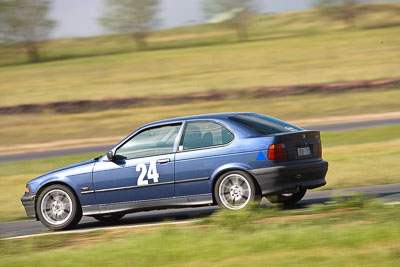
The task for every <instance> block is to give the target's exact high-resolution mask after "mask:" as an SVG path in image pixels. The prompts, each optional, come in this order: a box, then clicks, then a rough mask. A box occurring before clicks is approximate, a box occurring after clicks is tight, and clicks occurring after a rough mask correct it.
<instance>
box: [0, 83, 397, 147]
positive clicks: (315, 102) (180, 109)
mask: <svg viewBox="0 0 400 267" xmlns="http://www.w3.org/2000/svg"><path fill="white" fill-rule="evenodd" d="M398 99H400V90H398V89H393V90H387V91H379V90H378V91H369V92H348V93H341V94H309V95H301V96H285V97H270V98H257V99H255V98H242V99H231V100H225V101H209V102H199V103H190V104H180V105H172V106H158V107H148V108H146V107H141V108H131V109H124V110H107V111H103V112H88V113H82V114H53V113H44V114H32V115H7V116H1V120H0V136H1V138H0V147H3V151H7V150H8V149H9V150H10V151H11V150H12V149H14V145H20V144H34V143H42V142H51V141H59V140H66V139H79V138H85V139H86V138H93V137H110V136H126V135H128V134H129V133H131V132H132V131H134V130H135V129H137V128H138V127H139V126H141V125H143V124H146V123H149V122H152V121H157V120H161V119H166V118H172V117H180V116H186V115H193V114H202V113H217V112H234V111H245V112H259V113H264V114H268V115H270V116H273V117H277V118H279V119H282V120H287V121H293V120H304V119H310V118H324V117H327V116H346V115H356V114H370V113H381V112H391V111H399V110H400V104H399V101H398ZM60 129H62V131H60ZM43 133H46V134H43ZM5 147H8V148H5Z"/></svg>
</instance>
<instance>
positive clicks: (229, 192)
mask: <svg viewBox="0 0 400 267" xmlns="http://www.w3.org/2000/svg"><path fill="white" fill-rule="evenodd" d="M214 196H215V200H216V201H217V203H218V205H219V206H220V207H221V208H226V209H230V210H240V209H243V208H245V207H247V206H248V205H249V204H250V203H251V202H252V201H254V200H255V199H256V198H258V195H257V193H256V187H255V185H254V182H253V179H252V178H251V177H250V175H248V174H247V173H245V172H243V171H231V172H228V173H225V174H223V175H222V176H221V177H220V178H219V179H218V180H217V183H216V184H215V188H214Z"/></svg>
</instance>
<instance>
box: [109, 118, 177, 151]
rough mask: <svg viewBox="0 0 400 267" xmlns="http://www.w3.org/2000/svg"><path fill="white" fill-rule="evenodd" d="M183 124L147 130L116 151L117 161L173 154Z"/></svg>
mask: <svg viewBox="0 0 400 267" xmlns="http://www.w3.org/2000/svg"><path fill="white" fill-rule="evenodd" d="M180 128H181V124H174V125H168V126H161V127H155V128H151V129H146V130H144V131H142V132H140V133H138V134H137V135H135V136H134V137H133V138H131V139H130V140H129V141H128V142H127V143H125V144H124V145H123V146H122V147H120V148H119V149H118V150H117V151H116V158H117V159H134V158H142V157H150V156H157V155H162V154H168V153H172V152H173V149H174V143H175V140H176V137H177V135H178V132H179V129H180Z"/></svg>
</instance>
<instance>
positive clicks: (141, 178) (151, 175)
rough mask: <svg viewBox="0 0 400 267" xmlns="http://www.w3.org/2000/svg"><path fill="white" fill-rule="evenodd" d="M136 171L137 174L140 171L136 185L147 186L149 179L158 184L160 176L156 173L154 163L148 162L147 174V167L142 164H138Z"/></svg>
mask: <svg viewBox="0 0 400 267" xmlns="http://www.w3.org/2000/svg"><path fill="white" fill-rule="evenodd" d="M136 171H137V172H139V171H141V173H140V175H139V178H138V180H137V185H147V184H149V180H150V179H151V180H153V181H154V183H158V178H159V177H160V175H159V174H158V172H157V166H156V162H155V161H152V162H150V166H149V171H148V172H147V167H146V165H145V164H144V163H139V164H138V165H137V166H136ZM146 173H147V180H145V179H144V178H145V176H146Z"/></svg>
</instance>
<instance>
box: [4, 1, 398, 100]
mask: <svg viewBox="0 0 400 267" xmlns="http://www.w3.org/2000/svg"><path fill="white" fill-rule="evenodd" d="M384 5H387V6H388V7H389V8H387V9H385V11H382V12H381V11H380V12H378V13H374V14H372V15H370V16H368V17H365V18H363V20H360V22H359V24H358V27H357V28H355V29H353V30H344V29H343V28H342V27H341V26H342V25H340V24H339V25H337V24H336V23H329V22H327V21H326V20H325V19H324V18H322V17H320V16H319V15H318V14H317V13H316V12H315V11H304V12H294V13H287V14H279V15H259V16H255V17H254V18H253V20H254V21H253V23H252V26H251V27H250V29H249V33H250V40H249V41H247V42H240V43H237V42H235V41H234V40H235V39H236V38H235V36H234V33H233V32H230V31H227V30H226V29H224V28H223V27H222V26H220V25H199V26H192V27H187V28H178V29H172V30H166V31H161V32H157V33H154V35H153V40H149V41H150V43H152V44H150V49H153V50H150V51H140V52H134V51H133V50H134V48H133V49H132V48H129V47H130V46H133V42H132V41H130V40H128V38H129V37H128V36H102V37H94V38H83V39H66V40H55V41H51V42H49V43H48V44H47V45H48V47H47V50H48V51H47V52H45V54H44V55H43V56H44V58H46V54H48V56H47V57H48V58H49V59H66V58H73V59H70V60H56V61H52V62H43V63H39V64H22V65H12V64H11V63H13V62H20V63H21V62H23V61H24V59H23V57H24V56H23V55H22V54H23V53H20V52H18V50H17V51H14V50H13V49H14V48H12V49H11V48H9V47H6V46H4V45H1V46H0V53H1V55H0V64H1V62H3V64H4V65H7V64H9V65H8V66H3V67H1V68H0V91H1V92H2V97H1V98H0V106H9V105H16V104H26V103H41V102H52V101H65V100H82V99H104V98H112V97H118V98H123V97H130V96H160V95H173V94H182V93H193V92H206V91H211V90H217V89H232V90H235V89H243V88H253V87H263V86H278V85H293V84H310V83H322V82H333V81H353V80H371V79H378V78H385V77H397V76H400V71H399V69H400V68H399V60H398V59H399V58H400V50H399V49H398V48H399V45H400V34H399V29H400V26H399V25H400V19H399V17H400V16H398V15H397V16H396V15H391V14H392V11H395V10H398V9H399V6H400V5H399V4H398V3H392V4H384ZM384 22H385V23H386V24H383V23H384ZM387 23H389V24H387ZM367 24H368V25H370V24H371V25H370V26H374V27H367ZM385 25H386V26H385ZM384 26H385V27H384ZM389 26H390V27H389ZM152 45H153V47H151V46H152ZM166 48H168V49H166ZM10 49H11V51H10ZM118 51H120V52H124V53H119V54H118ZM104 54H108V55H104ZM85 55H86V57H82V56H85ZM21 57H22V58H21ZM77 57H80V58H77ZM7 62H8V63H7ZM10 62H11V63H10ZM10 64H11V65H10ZM21 96H23V97H21Z"/></svg>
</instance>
